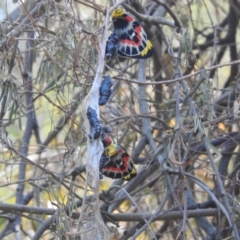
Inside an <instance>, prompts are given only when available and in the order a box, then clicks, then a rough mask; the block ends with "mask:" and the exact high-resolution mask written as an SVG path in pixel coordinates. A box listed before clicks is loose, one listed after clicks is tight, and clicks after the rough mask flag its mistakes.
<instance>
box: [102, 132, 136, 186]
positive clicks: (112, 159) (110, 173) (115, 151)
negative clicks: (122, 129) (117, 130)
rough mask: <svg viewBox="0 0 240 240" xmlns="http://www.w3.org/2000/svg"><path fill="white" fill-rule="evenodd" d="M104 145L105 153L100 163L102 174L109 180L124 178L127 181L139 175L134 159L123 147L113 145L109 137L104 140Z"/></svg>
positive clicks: (106, 136)
mask: <svg viewBox="0 0 240 240" xmlns="http://www.w3.org/2000/svg"><path fill="white" fill-rule="evenodd" d="M102 143H103V146H104V151H103V153H102V156H101V158H100V162H99V170H100V173H102V174H103V175H105V176H106V177H109V178H113V179H118V178H122V179H124V180H126V181H129V180H131V179H132V178H133V177H135V176H136V175H137V170H136V168H135V166H134V164H133V161H132V158H131V157H130V156H129V154H128V153H127V151H126V150H125V149H124V148H123V147H122V146H121V145H119V144H115V143H113V140H112V138H111V137H110V136H108V135H105V136H104V137H103V138H102Z"/></svg>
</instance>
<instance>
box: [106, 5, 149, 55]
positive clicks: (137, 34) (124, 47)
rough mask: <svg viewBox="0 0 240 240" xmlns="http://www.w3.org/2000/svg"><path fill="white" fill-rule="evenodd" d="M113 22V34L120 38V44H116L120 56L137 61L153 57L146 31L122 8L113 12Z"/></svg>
mask: <svg viewBox="0 0 240 240" xmlns="http://www.w3.org/2000/svg"><path fill="white" fill-rule="evenodd" d="M112 21H113V28H114V31H113V32H114V34H116V35H117V36H118V38H119V42H118V44H116V43H115V42H114V43H115V46H116V47H117V53H118V54H119V55H121V56H124V57H131V58H136V59H146V58H150V57H151V56H152V55H153V46H152V43H151V42H150V40H148V38H147V34H146V33H145V31H144V29H143V28H142V26H141V25H140V23H139V22H138V21H137V20H136V19H135V18H134V17H133V16H132V15H131V14H129V13H127V12H126V10H125V9H124V8H123V7H122V6H119V7H118V8H116V9H115V10H114V11H113V12H112ZM110 37H111V36H110ZM112 38H113V37H112ZM114 39H115V38H114Z"/></svg>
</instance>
